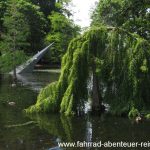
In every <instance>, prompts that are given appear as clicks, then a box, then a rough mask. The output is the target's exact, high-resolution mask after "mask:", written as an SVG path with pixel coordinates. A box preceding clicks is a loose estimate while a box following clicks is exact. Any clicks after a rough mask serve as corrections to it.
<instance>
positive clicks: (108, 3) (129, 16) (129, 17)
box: [92, 0, 150, 40]
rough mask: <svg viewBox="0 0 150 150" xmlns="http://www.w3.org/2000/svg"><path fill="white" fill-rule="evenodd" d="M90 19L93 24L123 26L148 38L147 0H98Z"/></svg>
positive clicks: (148, 4) (149, 36)
mask: <svg viewBox="0 0 150 150" xmlns="http://www.w3.org/2000/svg"><path fill="white" fill-rule="evenodd" d="M92 20H93V22H92V24H93V25H96V24H105V25H108V26H115V27H123V28H124V29H127V30H129V31H130V32H134V33H137V34H139V35H140V36H141V37H143V38H145V39H148V40H150V23H149V20H150V2H149V0H140V1H139V0H123V1H121V0H100V1H99V2H98V5H97V7H96V9H95V10H94V12H93V14H92Z"/></svg>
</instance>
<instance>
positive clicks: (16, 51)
mask: <svg viewBox="0 0 150 150" xmlns="http://www.w3.org/2000/svg"><path fill="white" fill-rule="evenodd" d="M17 4H18V1H17V0H10V1H9V4H8V7H7V11H6V13H5V16H4V24H3V25H4V28H5V33H4V34H3V37H2V38H3V41H2V42H1V48H3V51H2V56H1V67H3V68H5V69H8V70H9V69H12V68H13V75H14V79H16V65H17V64H18V63H21V62H22V61H23V60H22V59H23V58H24V57H23V55H24V53H23V52H21V50H23V49H24V48H25V47H26V46H27V45H28V43H27V42H26V41H27V37H28V35H29V26H28V24H27V23H26V19H25V16H24V15H23V14H22V13H21V12H19V10H18V8H17Z"/></svg>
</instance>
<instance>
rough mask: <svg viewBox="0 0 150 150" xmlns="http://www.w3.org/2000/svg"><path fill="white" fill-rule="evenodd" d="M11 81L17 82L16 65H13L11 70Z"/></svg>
mask: <svg viewBox="0 0 150 150" xmlns="http://www.w3.org/2000/svg"><path fill="white" fill-rule="evenodd" d="M13 82H14V83H16V82H17V74H16V67H14V70H13Z"/></svg>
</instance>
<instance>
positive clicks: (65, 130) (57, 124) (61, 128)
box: [29, 115, 86, 142]
mask: <svg viewBox="0 0 150 150" xmlns="http://www.w3.org/2000/svg"><path fill="white" fill-rule="evenodd" d="M29 117H30V118H32V119H33V120H35V121H36V122H37V123H38V125H39V127H40V128H41V129H46V130H47V131H48V133H49V134H52V135H53V136H56V137H57V138H59V139H60V140H61V141H66V142H74V141H78V140H83V139H84V140H86V137H85V132H86V120H85V119H84V118H70V117H66V116H63V115H49V116H47V115H32V116H31V115H30V116H29Z"/></svg>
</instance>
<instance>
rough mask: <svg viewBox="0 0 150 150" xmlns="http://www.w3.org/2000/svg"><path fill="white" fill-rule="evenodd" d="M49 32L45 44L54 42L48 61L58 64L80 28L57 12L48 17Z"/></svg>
mask: <svg viewBox="0 0 150 150" xmlns="http://www.w3.org/2000/svg"><path fill="white" fill-rule="evenodd" d="M49 20H50V23H51V31H50V32H49V34H48V35H47V36H46V42H48V43H52V42H54V43H55V44H54V46H53V48H52V49H51V52H50V58H49V59H50V61H52V62H57V63H59V62H60V61H61V58H62V56H63V55H64V53H65V52H66V50H67V47H68V44H69V42H70V41H71V39H72V38H74V37H76V36H77V35H79V31H80V28H79V27H78V26H76V25H75V24H74V23H73V21H72V20H70V19H69V18H67V17H66V16H65V15H63V14H61V13H59V12H53V13H52V14H51V15H50V16H49Z"/></svg>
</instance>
